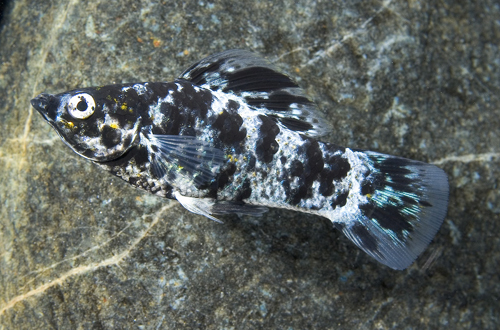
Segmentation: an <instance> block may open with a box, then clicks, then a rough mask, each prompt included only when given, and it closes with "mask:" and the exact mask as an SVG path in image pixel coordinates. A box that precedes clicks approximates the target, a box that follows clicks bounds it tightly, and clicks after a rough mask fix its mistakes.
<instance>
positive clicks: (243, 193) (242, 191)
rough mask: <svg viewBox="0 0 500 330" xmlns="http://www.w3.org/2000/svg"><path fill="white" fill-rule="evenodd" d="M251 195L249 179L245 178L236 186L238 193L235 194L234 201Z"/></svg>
mask: <svg viewBox="0 0 500 330" xmlns="http://www.w3.org/2000/svg"><path fill="white" fill-rule="evenodd" d="M251 195H252V188H250V180H249V179H245V181H244V182H243V184H242V185H241V187H239V188H238V193H237V195H236V199H235V200H236V201H242V200H244V199H247V198H249V197H250V196H251Z"/></svg>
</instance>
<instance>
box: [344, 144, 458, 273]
mask: <svg viewBox="0 0 500 330" xmlns="http://www.w3.org/2000/svg"><path fill="white" fill-rule="evenodd" d="M363 153H364V154H365V155H366V156H368V157H367V158H368V160H367V161H368V162H369V163H370V165H371V167H372V168H373V169H374V170H373V171H372V172H371V173H370V175H369V176H368V178H367V179H366V180H365V181H363V182H362V183H361V193H362V194H363V195H365V196H366V197H367V200H368V203H366V204H362V205H360V212H359V213H358V216H357V218H356V219H355V220H354V221H349V222H347V223H345V224H338V226H339V228H340V229H341V230H342V231H343V232H344V234H345V235H346V236H347V237H349V239H350V240H351V241H353V242H354V244H356V245H357V246H358V247H360V248H361V249H362V250H363V251H365V252H366V253H368V254H369V255H370V256H372V257H373V258H375V259H377V260H378V261H380V262H381V263H383V264H385V265H387V266H389V267H391V268H393V269H405V268H407V267H408V266H410V265H411V264H412V263H413V261H414V260H415V259H416V258H417V257H418V255H419V254H420V253H421V252H422V251H423V250H424V249H425V248H426V247H427V245H428V244H429V243H430V241H431V240H432V238H433V237H434V235H435V234H436V232H437V231H438V229H439V227H440V226H441V224H442V222H443V220H444V217H445V216H446V210H447V206H448V193H449V187H448V179H447V177H446V174H445V173H444V171H443V170H441V169H440V168H438V167H436V166H434V165H430V164H426V163H422V162H418V161H413V160H409V159H405V158H400V157H394V156H389V155H384V154H379V153H376V152H371V151H363Z"/></svg>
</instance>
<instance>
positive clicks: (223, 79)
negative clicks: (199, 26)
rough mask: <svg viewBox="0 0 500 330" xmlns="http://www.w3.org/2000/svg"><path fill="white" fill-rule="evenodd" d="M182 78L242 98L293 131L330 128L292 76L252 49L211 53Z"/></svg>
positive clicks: (314, 131)
mask: <svg viewBox="0 0 500 330" xmlns="http://www.w3.org/2000/svg"><path fill="white" fill-rule="evenodd" d="M179 79H184V80H188V81H190V82H192V83H193V84H195V85H198V86H201V87H204V88H209V89H211V90H214V91H215V90H221V91H223V92H225V93H232V94H234V95H237V96H239V97H242V98H243V99H244V100H245V102H246V103H247V104H248V105H249V106H250V107H251V108H253V109H255V110H258V111H259V112H260V113H262V114H265V115H267V116H269V117H271V118H273V119H274V120H276V121H278V122H280V123H281V124H282V125H284V126H285V127H286V128H288V129H291V130H293V131H298V132H301V133H303V134H305V135H308V136H321V135H324V134H326V133H328V132H329V131H330V126H328V125H327V124H326V123H325V120H323V119H322V116H321V113H320V112H319V110H318V109H317V107H316V105H315V104H314V103H313V102H312V101H311V100H309V99H308V98H307V96H305V94H304V92H303V90H302V89H301V88H300V87H299V86H298V85H297V84H296V83H295V82H294V81H293V80H292V79H290V78H289V77H288V76H286V75H284V74H283V73H280V72H278V71H277V70H276V69H275V68H274V67H273V66H272V65H271V64H270V63H269V62H267V61H266V60H264V59H263V58H261V57H259V56H257V55H255V54H254V53H251V52H249V51H246V50H240V49H234V50H228V51H225V52H222V53H218V54H214V55H211V56H209V57H206V58H204V59H202V60H201V61H199V62H197V63H195V64H193V65H192V66H191V67H190V68H189V69H187V70H186V71H184V73H183V74H182V75H181V76H180V77H179Z"/></svg>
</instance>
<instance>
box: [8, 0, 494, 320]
mask: <svg viewBox="0 0 500 330" xmlns="http://www.w3.org/2000/svg"><path fill="white" fill-rule="evenodd" d="M499 16H500V7H499V5H498V3H497V2H496V1H492V0H486V1H481V2H474V1H445V2H438V3H436V4H434V2H431V1H429V2H425V1H410V2H407V1H405V2H403V1H368V2H345V1H342V2H340V1H319V0H318V1H300V0H299V1H290V0H281V1H272V2H270V1H260V2H258V1H257V2H253V1H252V2H249V1H247V2H244V4H243V2H237V1H213V2H207V1H199V0H196V1H192V0H185V1H175V2H174V1H165V2H162V3H157V2H145V1H143V2H139V1H131V0H127V1H112V2H110V1H94V2H80V1H76V0H70V1H61V0H54V1H50V2H39V1H38V2H33V1H23V0H21V1H15V2H11V3H9V6H8V7H7V12H6V15H5V16H4V21H3V27H2V28H1V31H0V100H1V102H0V169H1V171H0V182H1V183H2V184H1V187H0V328H1V329H136V328H137V329H167V328H172V329H174V328H175V329H196V328H203V329H255V328H263V329H337V328H339V329H374V328H375V329H389V328H391V329H394V328H395V329H403V328H404V329H423V328H450V329H460V328H462V329H469V328H475V329H494V328H497V327H498V326H499V325H498V324H499V320H498V310H499V309H500V307H499V299H498V298H499V295H500V280H499V275H498V274H499V272H498V260H499V259H500V245H499V244H498V233H499V232H500V230H499V227H500V215H499V214H500V211H499V210H500V192H499V179H498V177H499V174H500V173H499V159H500V130H499V128H500V120H499V117H500V110H499V109H500V97H499V95H500V61H499V55H498V54H500V52H499V43H500V25H499V24H498V17H499ZM230 48H245V49H250V50H253V51H255V52H258V53H261V54H262V55H264V56H267V57H268V58H269V59H271V60H272V61H273V62H275V63H276V64H277V65H278V66H279V67H280V68H281V69H283V70H284V71H285V72H288V73H289V74H290V75H291V76H292V77H294V78H295V79H296V80H297V81H298V82H299V83H300V84H301V85H302V86H303V87H304V88H305V89H306V90H307V92H308V93H309V94H310V95H311V96H312V97H313V98H314V99H315V100H316V101H317V102H318V104H319V105H320V107H321V108H322V110H323V112H324V114H325V116H326V117H327V118H328V120H329V121H330V122H331V124H332V126H333V127H334V131H333V132H332V133H331V135H330V136H328V137H327V140H328V141H331V142H335V143H337V144H340V145H345V146H351V147H358V148H366V149H375V150H379V151H382V152H386V153H391V154H396V155H400V156H404V157H408V158H413V159H418V160H423V161H428V162H433V163H435V164H437V165H439V166H441V167H443V168H444V169H445V171H446V172H447V173H448V174H449V178H450V185H451V196H450V209H449V213H448V217H447V219H446V220H445V224H444V225H443V227H442V228H441V230H440V231H439V233H438V235H437V236H436V238H435V239H434V242H433V243H431V245H430V246H429V248H428V250H427V251H426V252H425V253H424V254H423V255H422V256H421V257H420V258H419V259H418V260H417V262H416V263H415V264H414V265H413V266H412V267H410V268H409V269H408V270H405V271H402V272H398V271H393V270H391V269H389V268H387V267H385V266H383V265H380V264H376V263H374V262H373V261H372V260H371V259H370V258H369V257H368V256H366V255H365V254H363V253H362V252H360V251H359V250H358V249H357V248H356V247H355V246H354V245H352V244H351V243H350V242H349V241H348V240H347V239H346V238H345V237H343V236H342V234H341V233H340V232H338V231H336V230H334V229H333V228H332V225H331V223H329V221H328V220H326V219H323V218H319V217H315V216H309V215H304V214H299V213H293V212H287V211H282V210H272V211H271V212H269V213H268V214H266V215H265V216H264V217H262V218H248V217H245V218H242V219H239V218H238V217H236V216H234V217H233V216H227V217H224V218H223V220H224V222H225V224H224V225H220V224H217V223H215V222H211V221H207V220H206V219H205V218H203V217H201V216H196V215H193V214H191V213H189V212H187V211H186V210H184V209H183V208H182V207H181V206H180V205H178V204H177V203H175V202H171V201H167V200H162V199H159V198H156V197H153V196H149V195H147V194H144V193H142V192H140V191H138V190H135V189H133V188H131V187H130V186H128V185H127V184H125V183H124V182H122V181H120V180H119V179H117V178H114V177H111V176H110V175H108V174H107V173H104V172H102V171H100V170H99V169H98V168H97V167H95V166H93V165H92V164H91V163H89V162H87V161H85V160H84V159H82V158H79V157H78V156H76V155H74V154H73V153H72V152H71V151H70V150H69V149H68V148H67V147H66V146H65V145H64V144H63V143H62V142H61V141H60V139H59V137H58V136H57V135H56V133H55V132H54V131H52V130H51V129H50V127H49V126H48V125H47V124H46V123H45V122H44V121H43V120H42V118H41V117H40V116H39V115H38V114H36V113H34V110H33V109H32V108H31V106H30V103H29V100H30V99H31V98H32V97H33V96H35V95H36V94H38V93H39V92H42V91H45V92H61V91H65V90H68V89H72V88H75V87H79V86H92V85H104V84H110V83H121V82H131V81H155V80H156V81H158V80H171V79H173V78H174V77H175V76H176V75H178V74H180V73H181V72H182V70H183V69H184V68H186V67H187V66H188V65H189V64H190V63H191V62H193V61H195V60H198V59H201V58H202V57H204V56H206V55H209V54H212V53H216V52H219V51H222V50H225V49H230Z"/></svg>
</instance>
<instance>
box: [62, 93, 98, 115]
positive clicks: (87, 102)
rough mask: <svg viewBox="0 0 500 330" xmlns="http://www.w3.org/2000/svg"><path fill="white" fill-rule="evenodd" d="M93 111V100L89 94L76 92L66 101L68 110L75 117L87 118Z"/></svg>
mask: <svg viewBox="0 0 500 330" xmlns="http://www.w3.org/2000/svg"><path fill="white" fill-rule="evenodd" d="M94 111H95V101H94V98H93V97H92V96H90V95H89V94H86V93H81V94H76V95H74V96H73V97H71V99H70V100H69V102H68V112H69V114H70V115H71V116H72V117H74V118H76V119H87V118H89V117H90V116H92V114H93V113H94Z"/></svg>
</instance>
